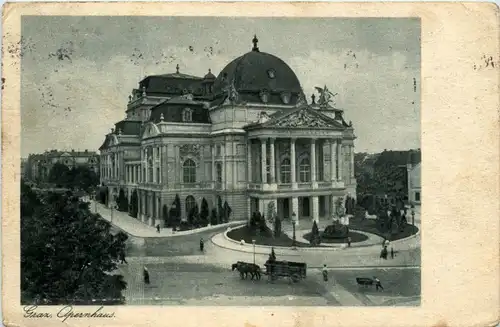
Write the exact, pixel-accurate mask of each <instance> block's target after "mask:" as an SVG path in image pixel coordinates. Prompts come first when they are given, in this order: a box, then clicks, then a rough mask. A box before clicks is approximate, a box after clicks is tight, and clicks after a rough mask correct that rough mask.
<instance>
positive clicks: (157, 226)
mask: <svg viewBox="0 0 500 327" xmlns="http://www.w3.org/2000/svg"><path fill="white" fill-rule="evenodd" d="M156 232H157V233H159V232H160V224H158V225H156Z"/></svg>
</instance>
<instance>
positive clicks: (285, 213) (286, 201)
mask: <svg viewBox="0 0 500 327" xmlns="http://www.w3.org/2000/svg"><path fill="white" fill-rule="evenodd" d="M283 218H285V219H288V218H290V198H284V199H283Z"/></svg>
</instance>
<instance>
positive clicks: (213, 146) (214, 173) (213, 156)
mask: <svg viewBox="0 0 500 327" xmlns="http://www.w3.org/2000/svg"><path fill="white" fill-rule="evenodd" d="M212 182H213V183H215V182H217V177H216V172H215V144H212Z"/></svg>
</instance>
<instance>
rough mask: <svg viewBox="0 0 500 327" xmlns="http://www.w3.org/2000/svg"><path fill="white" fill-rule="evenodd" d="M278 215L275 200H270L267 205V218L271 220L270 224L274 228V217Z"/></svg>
mask: <svg viewBox="0 0 500 327" xmlns="http://www.w3.org/2000/svg"><path fill="white" fill-rule="evenodd" d="M275 217H276V206H275V203H274V201H270V202H269V204H268V205H267V219H268V220H269V226H271V228H274V219H275Z"/></svg>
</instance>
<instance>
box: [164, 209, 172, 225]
mask: <svg viewBox="0 0 500 327" xmlns="http://www.w3.org/2000/svg"><path fill="white" fill-rule="evenodd" d="M162 218H163V222H164V224H165V227H172V224H171V223H170V221H169V219H168V208H167V205H166V204H164V205H163V207H162Z"/></svg>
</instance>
